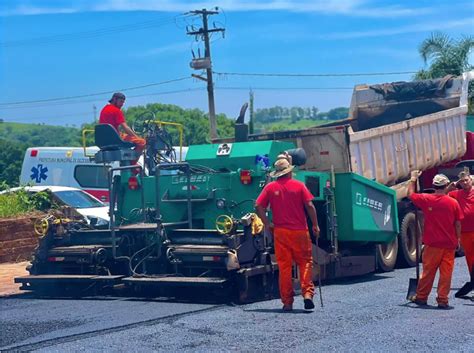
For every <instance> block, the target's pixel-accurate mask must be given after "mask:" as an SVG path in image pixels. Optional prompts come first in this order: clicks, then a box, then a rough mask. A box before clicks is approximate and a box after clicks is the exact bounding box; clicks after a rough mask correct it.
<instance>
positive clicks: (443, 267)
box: [408, 171, 463, 309]
mask: <svg viewBox="0 0 474 353" xmlns="http://www.w3.org/2000/svg"><path fill="white" fill-rule="evenodd" d="M419 175H420V173H419V172H418V171H414V172H413V173H412V176H411V179H410V183H409V185H408V197H409V198H410V199H411V201H412V202H413V203H414V204H415V206H417V207H419V208H420V209H421V210H422V211H423V215H424V219H425V221H424V230H423V243H424V244H425V247H424V249H423V272H422V274H421V277H420V281H419V282H418V286H417V288H416V295H415V296H413V297H412V298H410V300H411V301H412V302H414V303H416V304H418V305H427V303H428V296H429V294H430V292H431V289H432V288H433V282H434V279H435V276H436V272H437V271H438V269H439V282H438V297H437V298H436V301H437V302H438V308H440V309H448V308H450V306H449V299H448V297H449V291H450V290H451V278H452V274H453V269H454V253H455V251H456V249H457V248H458V247H459V238H460V237H461V220H462V218H463V213H462V211H461V207H459V204H458V202H457V201H456V200H454V199H453V198H452V197H449V196H448V195H447V194H446V192H447V188H448V185H449V184H450V181H449V179H448V178H447V177H446V176H445V175H443V174H437V175H435V177H434V178H433V187H434V189H435V192H434V194H425V193H420V194H417V193H415V184H416V183H417V179H418V176H419Z"/></svg>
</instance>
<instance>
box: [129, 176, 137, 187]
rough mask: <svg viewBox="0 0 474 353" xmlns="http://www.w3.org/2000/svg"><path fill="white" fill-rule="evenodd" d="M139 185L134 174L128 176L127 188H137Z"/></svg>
mask: <svg viewBox="0 0 474 353" xmlns="http://www.w3.org/2000/svg"><path fill="white" fill-rule="evenodd" d="M138 187H139V184H138V179H137V177H136V176H131V177H130V178H128V188H129V189H130V190H137V189H138Z"/></svg>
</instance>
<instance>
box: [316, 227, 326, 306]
mask: <svg viewBox="0 0 474 353" xmlns="http://www.w3.org/2000/svg"><path fill="white" fill-rule="evenodd" d="M315 238H316V260H317V263H318V287H319V299H320V300H321V308H324V303H323V292H322V290H321V265H320V264H319V257H318V252H319V242H318V239H319V235H318V236H315Z"/></svg>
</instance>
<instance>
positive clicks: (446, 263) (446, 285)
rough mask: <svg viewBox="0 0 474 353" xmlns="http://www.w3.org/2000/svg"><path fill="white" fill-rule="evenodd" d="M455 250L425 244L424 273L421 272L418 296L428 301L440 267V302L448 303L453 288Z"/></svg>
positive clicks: (437, 299) (438, 299)
mask: <svg viewBox="0 0 474 353" xmlns="http://www.w3.org/2000/svg"><path fill="white" fill-rule="evenodd" d="M454 252H455V251H454V250H450V249H440V248H435V247H432V246H428V245H425V248H424V249H423V273H422V274H421V277H420V281H419V282H418V287H417V288H416V298H417V299H419V300H422V301H427V300H428V296H429V295H430V292H431V289H432V288H433V282H434V279H435V276H436V272H437V271H438V269H439V281H438V297H437V298H436V301H437V302H438V304H448V301H449V300H448V297H449V291H450V290H451V277H452V275H453V269H454Z"/></svg>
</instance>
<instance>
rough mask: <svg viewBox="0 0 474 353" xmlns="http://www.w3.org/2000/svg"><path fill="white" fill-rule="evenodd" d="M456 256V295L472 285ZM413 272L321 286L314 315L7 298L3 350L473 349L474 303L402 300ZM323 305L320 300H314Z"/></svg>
mask: <svg viewBox="0 0 474 353" xmlns="http://www.w3.org/2000/svg"><path fill="white" fill-rule="evenodd" d="M466 272H467V271H466V269H465V263H464V258H461V259H457V261H456V269H455V275H454V278H453V287H454V288H453V290H455V289H456V288H459V287H460V286H461V285H462V284H463V283H464V282H465V280H466V279H467V273H466ZM413 275H414V269H405V270H397V271H395V272H391V273H386V274H376V275H370V276H366V277H363V278H359V279H356V280H352V281H345V282H339V283H335V284H331V285H327V286H324V287H323V296H324V300H325V303H324V304H325V305H324V308H320V307H317V309H316V311H315V312H314V313H312V314H307V313H304V312H303V311H302V310H301V309H298V308H300V307H302V300H301V299H300V298H298V299H297V300H296V302H295V308H297V309H298V310H295V311H294V313H283V312H281V311H280V307H281V304H280V302H279V300H272V301H267V302H260V303H254V304H250V305H243V306H232V305H205V304H192V303H176V302H175V303H173V302H166V301H160V300H154V301H141V300H133V299H127V298H99V299H82V300H67V299H66V300H59V299H54V300H53V299H34V298H29V297H28V296H17V297H10V298H0V350H2V351H3V350H7V351H8V350H10V349H11V350H17V351H18V350H19V351H30V350H38V351H40V352H74V351H83V352H101V351H108V352H123V351H130V352H135V351H139V352H141V351H152V350H155V351H171V352H174V351H180V352H181V351H201V352H202V351H206V352H208V351H247V352H251V351H262V352H269V351H289V350H292V351H295V352H314V351H316V350H324V351H340V352H400V351H410V352H414V351H416V352H474V301H471V300H462V299H454V298H453V299H452V300H451V304H452V305H454V309H452V310H439V309H437V308H436V307H435V306H434V304H435V303H434V296H432V298H430V303H431V304H432V306H429V307H427V308H419V307H417V306H415V305H414V304H407V303H406V301H405V300H404V298H405V295H406V290H407V285H408V278H409V277H411V276H413ZM317 304H319V302H318V303H317Z"/></svg>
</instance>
